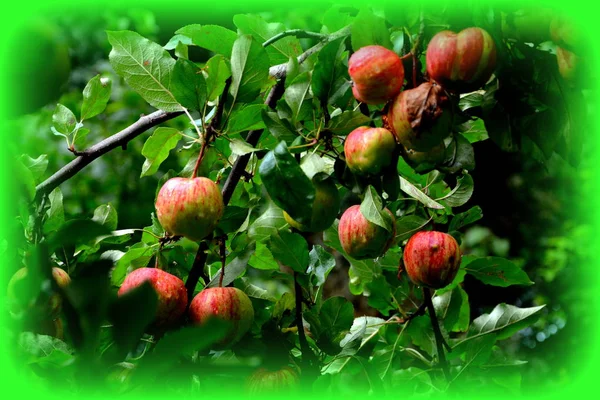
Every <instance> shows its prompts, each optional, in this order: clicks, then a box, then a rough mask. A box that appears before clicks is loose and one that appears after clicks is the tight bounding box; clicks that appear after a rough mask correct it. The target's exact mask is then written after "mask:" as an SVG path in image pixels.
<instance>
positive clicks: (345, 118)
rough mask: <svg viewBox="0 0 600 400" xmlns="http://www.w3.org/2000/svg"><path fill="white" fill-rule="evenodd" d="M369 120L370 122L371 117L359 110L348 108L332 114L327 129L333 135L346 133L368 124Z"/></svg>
mask: <svg viewBox="0 0 600 400" xmlns="http://www.w3.org/2000/svg"><path fill="white" fill-rule="evenodd" d="M369 122H371V118H369V117H367V116H366V115H364V114H363V113H361V112H360V111H350V110H348V111H344V112H342V113H341V114H338V115H335V116H332V117H331V120H329V124H328V126H327V129H328V130H330V131H331V132H332V133H333V134H335V135H347V134H349V133H350V132H352V131H353V130H354V129H356V128H358V127H359V126H364V125H367V124H369Z"/></svg>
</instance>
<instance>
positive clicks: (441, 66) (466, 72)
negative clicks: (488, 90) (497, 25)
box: [427, 28, 496, 93]
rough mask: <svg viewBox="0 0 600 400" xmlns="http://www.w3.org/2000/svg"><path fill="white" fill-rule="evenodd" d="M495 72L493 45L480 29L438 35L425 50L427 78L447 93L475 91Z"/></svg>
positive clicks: (494, 49) (489, 37)
mask: <svg viewBox="0 0 600 400" xmlns="http://www.w3.org/2000/svg"><path fill="white" fill-rule="evenodd" d="M495 68H496V44H495V43H494V39H492V37H491V36H490V34H489V33H487V32H486V31H485V30H483V29H481V28H467V29H464V30H462V31H460V32H459V33H455V32H452V31H448V30H446V31H441V32H439V33H437V34H436V35H435V36H434V37H433V38H432V39H431V41H430V42H429V45H428V46H427V74H428V75H429V77H430V78H431V79H433V80H434V81H436V82H438V83H439V84H440V85H442V86H443V87H444V88H446V89H448V90H452V91H456V92H460V93H464V92H469V91H472V90H475V89H477V88H479V87H480V86H481V85H483V84H484V83H485V82H487V80H488V79H489V78H490V76H492V72H494V69H495Z"/></svg>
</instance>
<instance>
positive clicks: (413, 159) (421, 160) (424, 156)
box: [402, 141, 446, 167]
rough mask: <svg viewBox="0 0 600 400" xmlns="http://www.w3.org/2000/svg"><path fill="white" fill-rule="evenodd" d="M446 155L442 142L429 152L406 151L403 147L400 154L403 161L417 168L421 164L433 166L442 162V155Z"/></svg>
mask: <svg viewBox="0 0 600 400" xmlns="http://www.w3.org/2000/svg"><path fill="white" fill-rule="evenodd" d="M445 153H446V146H445V145H444V142H443V141H442V142H441V143H440V144H438V145H437V146H435V147H433V148H432V149H431V150H429V151H416V150H413V149H407V148H406V147H404V152H403V154H402V156H403V158H404V160H406V162H407V163H409V164H410V165H412V166H414V167H417V166H419V165H423V164H430V165H435V164H438V163H440V162H442V161H444V155H445Z"/></svg>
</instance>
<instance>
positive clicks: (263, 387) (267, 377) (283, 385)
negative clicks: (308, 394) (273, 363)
mask: <svg viewBox="0 0 600 400" xmlns="http://www.w3.org/2000/svg"><path fill="white" fill-rule="evenodd" d="M299 385H300V377H299V376H298V373H297V372H296V370H294V369H293V368H291V367H287V366H286V367H283V368H281V369H279V370H269V369H266V368H259V369H257V370H256V371H254V372H253V373H252V375H250V376H249V377H248V379H247V380H246V392H247V393H248V394H250V395H257V394H286V393H293V392H295V391H297V390H298V388H299Z"/></svg>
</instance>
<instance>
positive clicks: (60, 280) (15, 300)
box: [6, 267, 71, 319]
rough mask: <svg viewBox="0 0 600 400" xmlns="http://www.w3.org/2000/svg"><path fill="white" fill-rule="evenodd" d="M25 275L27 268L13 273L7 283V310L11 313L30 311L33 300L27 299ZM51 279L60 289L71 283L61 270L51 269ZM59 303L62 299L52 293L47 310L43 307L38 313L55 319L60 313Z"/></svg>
mask: <svg viewBox="0 0 600 400" xmlns="http://www.w3.org/2000/svg"><path fill="white" fill-rule="evenodd" d="M27 274H28V269H27V267H23V268H21V269H19V270H18V271H17V272H15V273H14V275H13V276H12V277H11V278H10V281H9V282H8V287H7V293H6V294H7V300H8V303H9V308H10V310H11V311H12V312H13V313H19V312H21V311H25V310H27V309H30V308H31V306H32V304H31V302H32V301H33V300H34V299H30V298H27V289H28V288H27V286H26V285H28V281H27ZM52 278H53V279H54V281H55V282H56V284H57V285H58V286H59V287H60V288H62V289H64V288H66V287H67V286H68V285H69V284H70V283H71V278H70V277H69V274H67V273H66V271H65V270H63V269H62V268H58V267H52ZM61 303H62V299H61V297H60V295H59V294H58V293H54V294H52V295H51V296H50V299H49V302H48V304H47V308H45V307H44V310H40V312H41V314H43V315H47V316H49V317H55V316H57V315H58V314H59V313H60V309H61ZM52 319H53V318H52Z"/></svg>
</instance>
